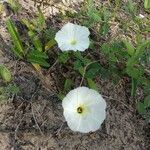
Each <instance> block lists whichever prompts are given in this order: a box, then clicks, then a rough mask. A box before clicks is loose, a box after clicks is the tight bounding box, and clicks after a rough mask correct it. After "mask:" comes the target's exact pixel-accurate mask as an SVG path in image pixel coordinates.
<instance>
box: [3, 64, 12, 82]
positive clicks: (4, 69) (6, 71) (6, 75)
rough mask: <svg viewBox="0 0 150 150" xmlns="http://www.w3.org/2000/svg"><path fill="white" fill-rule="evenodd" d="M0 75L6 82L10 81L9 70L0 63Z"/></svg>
mask: <svg viewBox="0 0 150 150" xmlns="http://www.w3.org/2000/svg"><path fill="white" fill-rule="evenodd" d="M0 76H1V77H2V79H3V80H4V81H6V82H10V81H11V80H12V76H11V73H10V71H9V70H8V69H7V68H6V67H5V66H3V65H0Z"/></svg>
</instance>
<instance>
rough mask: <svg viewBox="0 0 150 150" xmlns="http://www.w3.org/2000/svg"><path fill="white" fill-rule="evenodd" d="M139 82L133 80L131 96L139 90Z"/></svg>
mask: <svg viewBox="0 0 150 150" xmlns="http://www.w3.org/2000/svg"><path fill="white" fill-rule="evenodd" d="M137 84H138V82H137V80H136V79H134V78H132V89H131V96H134V95H135V93H136V90H137Z"/></svg>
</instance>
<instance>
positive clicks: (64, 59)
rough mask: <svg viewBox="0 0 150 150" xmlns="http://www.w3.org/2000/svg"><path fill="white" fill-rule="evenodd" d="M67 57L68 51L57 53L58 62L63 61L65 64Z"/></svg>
mask: <svg viewBox="0 0 150 150" xmlns="http://www.w3.org/2000/svg"><path fill="white" fill-rule="evenodd" d="M69 58H70V57H69V53H68V52H62V53H60V54H59V55H58V60H59V62H60V63H63V64H65V63H66V62H67V61H68V59H69Z"/></svg>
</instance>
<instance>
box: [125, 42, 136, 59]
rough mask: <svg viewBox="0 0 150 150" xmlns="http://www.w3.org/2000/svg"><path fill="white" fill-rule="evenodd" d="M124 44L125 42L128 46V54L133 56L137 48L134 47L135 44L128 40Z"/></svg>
mask: <svg viewBox="0 0 150 150" xmlns="http://www.w3.org/2000/svg"><path fill="white" fill-rule="evenodd" d="M124 44H125V46H126V48H127V52H128V54H129V55H130V56H133V55H134V53H135V48H134V46H133V45H132V44H131V43H130V42H128V41H124Z"/></svg>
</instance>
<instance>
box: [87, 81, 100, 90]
mask: <svg viewBox="0 0 150 150" xmlns="http://www.w3.org/2000/svg"><path fill="white" fill-rule="evenodd" d="M87 82H88V86H89V87H90V88H91V89H93V90H96V91H98V87H97V85H96V83H95V82H94V81H93V80H92V79H89V78H87Z"/></svg>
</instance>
